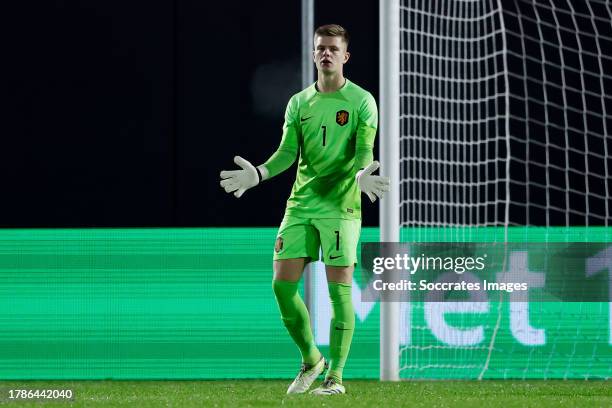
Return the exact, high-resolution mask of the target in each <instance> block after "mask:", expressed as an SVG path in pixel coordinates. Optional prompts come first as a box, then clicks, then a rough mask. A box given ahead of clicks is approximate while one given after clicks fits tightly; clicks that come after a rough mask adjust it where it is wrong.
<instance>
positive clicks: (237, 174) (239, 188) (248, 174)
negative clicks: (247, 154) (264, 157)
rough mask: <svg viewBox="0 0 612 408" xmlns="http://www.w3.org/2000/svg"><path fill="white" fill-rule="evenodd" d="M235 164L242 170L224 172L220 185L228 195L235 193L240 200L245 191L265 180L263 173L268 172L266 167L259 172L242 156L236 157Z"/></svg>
mask: <svg viewBox="0 0 612 408" xmlns="http://www.w3.org/2000/svg"><path fill="white" fill-rule="evenodd" d="M234 163H236V164H237V165H238V166H240V167H241V168H242V170H223V171H222V172H221V183H220V184H221V187H223V188H224V189H225V192H226V193H231V192H234V195H235V196H236V197H237V198H240V197H242V195H243V194H244V192H245V191H247V190H248V189H249V188H251V187H255V186H256V185H258V184H259V182H260V181H261V179H265V175H264V174H263V173H264V172H266V171H265V167H263V168H262V167H261V166H260V168H259V171H258V170H257V169H256V168H255V166H253V165H252V164H251V163H249V161H247V160H245V159H243V158H242V157H240V156H235V157H234ZM266 173H267V172H266Z"/></svg>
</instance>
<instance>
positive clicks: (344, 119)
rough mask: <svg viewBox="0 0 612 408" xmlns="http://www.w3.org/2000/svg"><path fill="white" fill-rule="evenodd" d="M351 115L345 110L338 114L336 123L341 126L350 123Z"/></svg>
mask: <svg viewBox="0 0 612 408" xmlns="http://www.w3.org/2000/svg"><path fill="white" fill-rule="evenodd" d="M348 120H349V113H348V112H347V111H345V110H341V111H338V112H336V123H337V124H339V125H340V126H344V125H346V124H347V123H348Z"/></svg>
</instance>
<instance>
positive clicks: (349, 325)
mask: <svg viewBox="0 0 612 408" xmlns="http://www.w3.org/2000/svg"><path fill="white" fill-rule="evenodd" d="M327 287H328V289H329V297H330V300H331V306H332V319H331V326H330V333H329V354H330V365H329V370H328V371H327V375H326V378H330V377H331V378H333V379H334V380H335V381H336V382H337V383H338V384H342V370H343V369H344V363H346V358H347V357H348V353H349V350H350V348H351V341H352V340H353V332H354V331H355V310H354V309H353V300H352V297H351V287H352V285H351V284H350V283H337V282H328V283H327Z"/></svg>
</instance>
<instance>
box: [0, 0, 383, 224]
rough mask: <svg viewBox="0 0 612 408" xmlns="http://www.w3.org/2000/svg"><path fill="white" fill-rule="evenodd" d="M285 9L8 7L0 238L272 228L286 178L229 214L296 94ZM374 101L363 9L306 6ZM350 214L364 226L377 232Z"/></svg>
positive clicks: (291, 13)
mask: <svg viewBox="0 0 612 408" xmlns="http://www.w3.org/2000/svg"><path fill="white" fill-rule="evenodd" d="M300 13H301V8H300V1H298V0H295V1H281V0H277V1H265V2H252V1H236V0H234V1H227V2H202V1H195V0H180V1H179V0H174V1H171V0H160V1H155V2H150V1H129V2H126V1H117V0H110V1H109V0H105V1H100V0H87V1H85V0H81V1H58V0H56V1H23V2H19V3H17V4H13V5H12V6H11V7H10V10H7V13H6V15H5V17H4V18H5V19H6V21H5V23H6V24H5V29H8V31H7V32H8V33H10V37H6V36H5V41H4V43H5V44H7V48H6V49H5V50H4V51H5V52H4V56H5V58H4V60H5V63H6V67H7V68H8V74H7V75H6V77H5V82H6V88H5V89H6V91H7V92H6V93H4V96H5V98H6V99H5V105H6V108H5V109H3V111H4V115H3V117H4V121H3V122H4V126H3V127H2V129H3V132H2V133H3V137H2V142H3V143H2V144H3V146H2V149H1V151H2V156H1V159H2V160H1V161H0V171H1V174H2V185H3V190H2V192H3V194H2V204H1V205H0V209H1V211H0V226H3V227H156V226H161V227H164V226H178V227H198V226H276V225H278V224H279V223H280V221H281V218H282V215H283V210H284V206H285V202H286V199H287V197H288V195H289V192H290V189H291V184H292V181H293V178H294V175H295V165H294V166H293V167H292V168H291V169H289V170H288V171H287V172H285V173H284V174H282V175H280V176H278V177H276V178H274V179H272V180H270V181H268V182H266V183H263V185H261V186H258V187H257V188H254V189H252V190H249V191H248V192H247V193H246V194H245V195H244V196H243V197H242V198H241V199H236V198H234V197H233V195H228V194H226V193H225V192H224V191H223V190H222V189H221V188H220V187H219V184H218V182H219V178H218V174H219V171H220V170H222V169H232V168H233V167H234V164H233V162H232V159H233V156H234V155H241V156H243V157H245V158H246V159H248V160H250V161H251V162H253V164H255V165H258V164H261V163H262V162H263V161H265V160H266V159H267V158H268V157H269V156H270V155H271V154H272V153H273V152H274V150H276V147H277V146H278V142H279V141H280V137H281V126H282V120H283V113H284V109H285V106H286V103H287V101H288V99H289V97H290V96H291V95H292V94H293V93H295V92H298V91H299V90H300V89H301V72H300V69H301V63H300V52H301V49H300V44H301V28H300V22H301V20H300ZM315 14H316V18H315V26H318V25H321V24H326V23H338V24H341V25H343V26H345V27H346V28H347V29H348V30H349V32H350V34H351V37H352V41H351V44H350V47H349V51H351V53H352V57H351V60H350V62H349V64H348V65H347V66H346V67H345V74H346V76H347V77H349V78H350V79H351V80H352V81H354V82H356V83H358V84H359V85H361V86H363V87H364V88H366V89H368V90H370V92H372V94H373V95H374V96H375V98H376V99H377V100H378V1H374V0H372V1H366V0H363V1H348V0H345V1H334V2H333V3H330V2H325V1H322V0H320V1H318V2H316V3H315ZM363 202H364V207H365V209H364V225H375V224H377V222H378V210H377V205H371V204H370V203H369V202H368V201H367V200H363Z"/></svg>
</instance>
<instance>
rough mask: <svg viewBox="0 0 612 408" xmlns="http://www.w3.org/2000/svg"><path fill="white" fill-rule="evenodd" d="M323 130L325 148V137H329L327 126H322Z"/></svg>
mask: <svg viewBox="0 0 612 408" xmlns="http://www.w3.org/2000/svg"><path fill="white" fill-rule="evenodd" d="M321 127H322V128H323V146H325V137H326V136H327V126H321Z"/></svg>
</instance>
